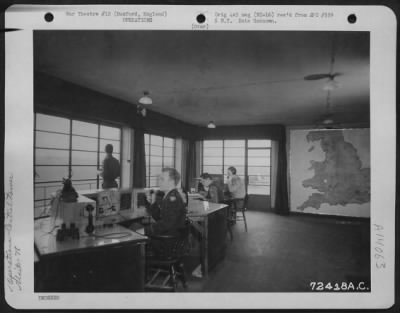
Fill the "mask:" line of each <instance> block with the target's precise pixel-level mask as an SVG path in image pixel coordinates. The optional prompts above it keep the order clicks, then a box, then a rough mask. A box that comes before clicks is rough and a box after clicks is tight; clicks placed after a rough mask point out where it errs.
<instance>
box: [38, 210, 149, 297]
mask: <svg viewBox="0 0 400 313" xmlns="http://www.w3.org/2000/svg"><path fill="white" fill-rule="evenodd" d="M56 225H57V223H56ZM84 228H85V225H81V226H80V239H78V240H76V239H72V238H67V239H65V240H64V241H61V242H59V241H57V240H56V233H57V229H59V228H54V227H53V223H52V221H51V218H45V219H40V220H37V221H35V247H36V250H37V252H38V257H39V259H40V262H39V270H38V273H37V275H35V291H36V292H56V291H59V292H96V291H97V292H107V291H120V292H122V291H143V289H144V263H145V260H144V243H145V242H146V241H147V237H146V236H143V235H140V234H138V233H136V232H133V231H131V230H129V229H127V228H125V227H123V226H120V225H117V224H116V225H114V226H112V227H101V226H97V227H96V229H95V231H94V233H93V234H92V235H90V236H89V235H88V234H86V233H85V232H84ZM124 264H128V266H126V267H125V268H124V267H123V265H124Z"/></svg>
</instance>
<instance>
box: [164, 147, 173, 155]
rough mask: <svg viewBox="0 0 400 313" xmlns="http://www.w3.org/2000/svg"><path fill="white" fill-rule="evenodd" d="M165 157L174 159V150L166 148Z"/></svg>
mask: <svg viewBox="0 0 400 313" xmlns="http://www.w3.org/2000/svg"><path fill="white" fill-rule="evenodd" d="M164 156H165V157H174V148H169V147H164Z"/></svg>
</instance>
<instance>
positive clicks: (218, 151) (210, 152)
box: [203, 148, 222, 157]
mask: <svg viewBox="0 0 400 313" xmlns="http://www.w3.org/2000/svg"><path fill="white" fill-rule="evenodd" d="M203 155H204V156H221V157H222V148H204V151H203Z"/></svg>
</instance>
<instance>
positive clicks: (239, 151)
mask: <svg viewBox="0 0 400 313" xmlns="http://www.w3.org/2000/svg"><path fill="white" fill-rule="evenodd" d="M224 155H225V156H241V157H243V158H244V155H245V149H244V148H225V153H224Z"/></svg>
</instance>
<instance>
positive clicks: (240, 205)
mask: <svg viewBox="0 0 400 313" xmlns="http://www.w3.org/2000/svg"><path fill="white" fill-rule="evenodd" d="M248 201H249V195H248V194H246V195H245V197H244V199H233V200H232V205H231V214H230V215H231V225H233V224H235V223H236V221H243V222H244V229H245V231H246V232H247V221H246V210H247V203H248Z"/></svg>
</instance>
